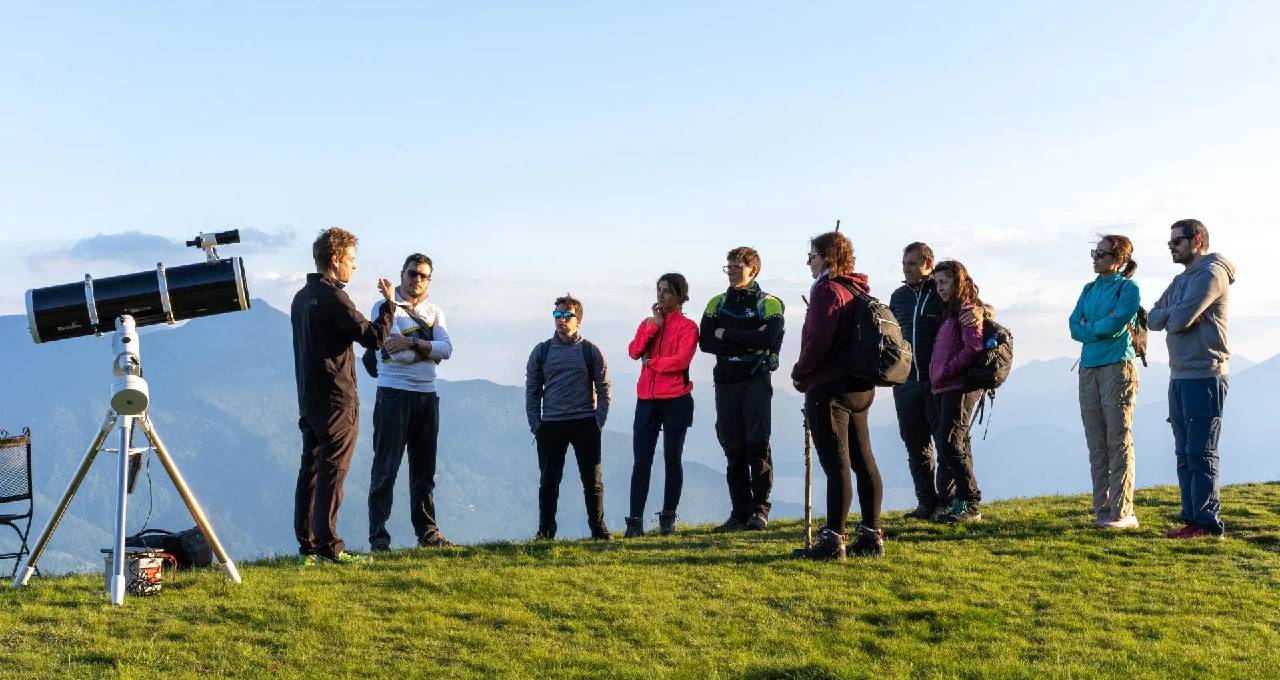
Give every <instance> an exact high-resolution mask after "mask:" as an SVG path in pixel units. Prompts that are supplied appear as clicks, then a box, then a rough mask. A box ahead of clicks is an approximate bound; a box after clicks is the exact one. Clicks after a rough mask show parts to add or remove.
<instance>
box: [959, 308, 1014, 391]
mask: <svg viewBox="0 0 1280 680" xmlns="http://www.w3.org/2000/svg"><path fill="white" fill-rule="evenodd" d="M982 341H983V342H982V353H981V354H979V355H978V360H977V361H975V362H973V365H972V366H970V367H969V370H967V371H965V374H964V390H965V391H966V392H969V391H972V390H998V389H1000V386H1001V385H1003V384H1004V381H1005V379H1006V378H1008V377H1009V371H1010V370H1012V369H1013V332H1012V331H1010V330H1009V329H1008V328H1005V327H1004V326H1001V325H1000V324H998V323H996V322H995V321H992V320H991V319H989V318H984V319H983V320H982Z"/></svg>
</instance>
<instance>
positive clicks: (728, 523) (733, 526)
mask: <svg viewBox="0 0 1280 680" xmlns="http://www.w3.org/2000/svg"><path fill="white" fill-rule="evenodd" d="M746 528H747V523H746V522H744V521H742V520H740V519H738V518H737V517H734V516H733V515H729V519H726V520H725V521H724V524H721V525H720V526H718V527H716V528H714V529H712V531H714V532H716V533H720V534H723V533H727V532H730V531H745V530H746Z"/></svg>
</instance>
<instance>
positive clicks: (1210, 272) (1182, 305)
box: [1148, 220, 1236, 538]
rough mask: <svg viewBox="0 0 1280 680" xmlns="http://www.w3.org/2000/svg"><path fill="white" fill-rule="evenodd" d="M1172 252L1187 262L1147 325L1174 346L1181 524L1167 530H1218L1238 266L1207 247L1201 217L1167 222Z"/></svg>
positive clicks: (1188, 533) (1172, 406) (1179, 533)
mask: <svg viewBox="0 0 1280 680" xmlns="http://www.w3.org/2000/svg"><path fill="white" fill-rule="evenodd" d="M1169 252H1170V254H1171V255H1172V256H1173V261H1174V262H1176V263H1178V264H1180V265H1182V266H1184V267H1185V268H1186V270H1185V271H1183V272H1182V273H1181V274H1179V275H1177V276H1176V277H1174V279H1173V282H1172V283H1170V284H1169V287H1168V288H1167V289H1165V291H1164V294H1163V295H1161V296H1160V299H1159V300H1157V301H1156V303H1155V305H1154V306H1152V308H1151V313H1150V317H1149V319H1148V326H1149V327H1150V328H1151V330H1154V331H1166V332H1167V335H1166V336H1165V341H1166V343H1167V345H1168V347H1169V371H1170V372H1169V422H1170V423H1171V424H1172V425H1173V442H1174V455H1175V456H1176V458H1177V461H1178V488H1179V489H1180V490H1181V492H1182V511H1181V513H1180V515H1179V517H1178V519H1179V520H1180V521H1181V522H1182V523H1183V526H1182V527H1180V528H1178V529H1174V530H1172V531H1170V532H1169V533H1168V534H1166V535H1167V536H1168V537H1169V538H1197V537H1200V536H1210V537H1215V538H1221V537H1222V535H1223V532H1224V530H1225V527H1224V525H1223V524H1222V519H1221V518H1219V517H1218V510H1219V505H1220V504H1219V500H1218V434H1219V432H1220V431H1221V429H1222V427H1221V425H1222V408H1223V403H1224V402H1225V401H1226V398H1227V361H1228V359H1230V357H1231V352H1230V351H1229V350H1228V349H1227V294H1228V292H1229V287H1230V286H1231V284H1232V283H1234V282H1235V278H1236V268H1235V266H1234V265H1232V264H1231V263H1230V262H1228V261H1227V259H1226V258H1224V257H1223V256H1221V255H1219V254H1217V253H1210V252H1209V230H1208V229H1207V228H1205V226H1204V224H1203V223H1202V222H1200V221H1199V220H1179V221H1177V222H1174V223H1173V226H1172V227H1171V228H1170V238H1169Z"/></svg>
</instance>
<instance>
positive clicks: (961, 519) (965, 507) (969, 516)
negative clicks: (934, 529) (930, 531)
mask: <svg viewBox="0 0 1280 680" xmlns="http://www.w3.org/2000/svg"><path fill="white" fill-rule="evenodd" d="M940 521H941V522H943V523H944V524H965V523H968V522H981V521H982V509H981V508H980V507H979V506H978V504H977V503H973V502H970V501H962V500H959V499H956V500H954V501H951V509H950V510H947V511H946V513H944V514H943V515H942V519H941V520H940Z"/></svg>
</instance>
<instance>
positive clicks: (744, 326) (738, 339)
mask: <svg viewBox="0 0 1280 680" xmlns="http://www.w3.org/2000/svg"><path fill="white" fill-rule="evenodd" d="M784 311H785V310H784V308H783V304H782V300H780V299H778V298H776V297H774V296H772V295H769V294H768V293H766V292H764V291H762V290H760V285H759V284H758V283H756V282H755V281H752V282H751V284H750V285H749V286H747V287H746V288H742V289H738V288H730V289H728V290H726V291H725V292H723V293H721V294H719V295H717V296H715V297H713V298H711V301H710V302H708V303H707V308H706V310H705V311H704V312H703V313H702V322H701V323H700V324H699V329H698V348H699V349H701V350H702V351H704V352H707V353H710V354H714V355H716V365H715V368H714V369H712V371H711V375H712V378H713V379H714V380H715V382H718V383H727V382H739V381H741V380H746V379H748V378H751V377H753V376H756V375H768V374H769V372H770V371H774V370H776V369H777V368H778V352H779V350H781V349H782V336H783V333H784V330H785V328H784V322H783V312H784ZM761 326H764V330H760V327H761ZM717 328H723V329H724V339H720V338H717V337H716V334H715V332H716V329H717Z"/></svg>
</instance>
